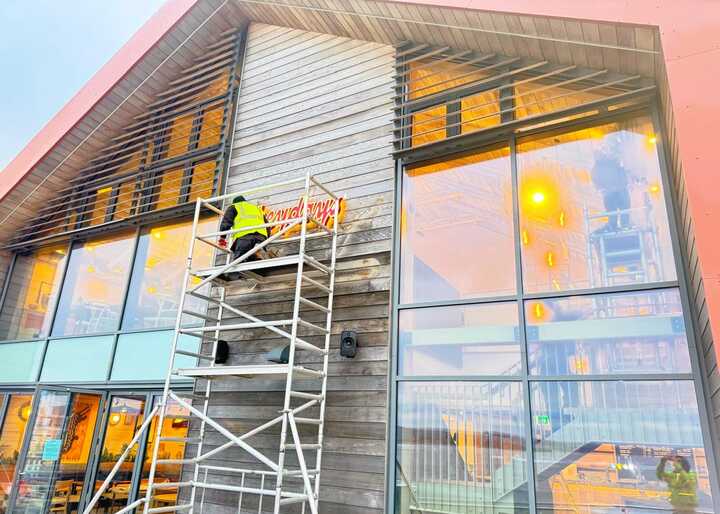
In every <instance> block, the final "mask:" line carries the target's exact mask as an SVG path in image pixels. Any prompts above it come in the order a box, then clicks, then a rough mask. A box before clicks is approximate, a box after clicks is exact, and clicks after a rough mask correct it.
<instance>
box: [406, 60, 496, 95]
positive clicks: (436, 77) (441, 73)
mask: <svg viewBox="0 0 720 514" xmlns="http://www.w3.org/2000/svg"><path fill="white" fill-rule="evenodd" d="M409 67H410V72H409V77H408V81H407V84H408V98H409V99H410V100H416V99H418V98H424V97H427V96H430V95H436V94H439V93H442V92H445V91H448V90H450V89H454V88H458V87H461V86H464V85H468V84H470V83H472V82H477V81H480V80H483V79H486V78H487V77H488V76H489V75H488V72H486V71H482V70H481V69H480V68H479V67H478V66H476V65H474V64H468V63H455V62H441V61H433V60H432V59H423V60H419V61H414V62H412V63H410V66H409Z"/></svg>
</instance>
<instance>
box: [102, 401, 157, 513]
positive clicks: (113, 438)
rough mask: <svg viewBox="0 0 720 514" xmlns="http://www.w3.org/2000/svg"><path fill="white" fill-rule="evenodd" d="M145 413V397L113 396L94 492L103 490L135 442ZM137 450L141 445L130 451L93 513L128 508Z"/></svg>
mask: <svg viewBox="0 0 720 514" xmlns="http://www.w3.org/2000/svg"><path fill="white" fill-rule="evenodd" d="M144 409H145V397H144V396H113V398H112V402H111V404H110V412H109V414H108V419H107V424H106V426H105V436H104V438H103V447H102V452H101V454H100V462H99V464H98V469H97V474H96V476H95V490H94V492H97V491H98V490H99V489H100V486H101V485H102V483H103V481H104V480H105V479H106V478H107V476H108V475H109V474H110V470H112V468H113V466H115V463H116V462H117V460H118V459H119V458H120V456H121V455H122V454H123V452H124V451H125V450H126V449H127V446H128V444H129V443H130V441H132V438H133V437H135V434H136V433H137V431H138V429H139V428H140V425H142V423H143V412H144ZM137 448H138V445H134V446H133V449H132V450H130V454H129V455H128V456H127V458H126V459H125V461H124V462H123V463H122V465H121V466H120V469H119V470H118V471H117V473H116V474H115V476H114V478H113V480H112V482H110V485H109V486H108V489H107V490H106V491H105V493H104V494H103V495H102V497H101V499H100V501H99V502H98V504H97V506H96V507H95V508H94V509H93V510H92V511H91V512H93V513H97V514H101V513H102V514H104V513H106V512H116V511H118V510H120V509H121V508H122V507H124V506H125V505H127V502H128V498H129V497H130V492H131V491H130V485H131V482H132V475H133V467H134V466H135V459H136V457H137Z"/></svg>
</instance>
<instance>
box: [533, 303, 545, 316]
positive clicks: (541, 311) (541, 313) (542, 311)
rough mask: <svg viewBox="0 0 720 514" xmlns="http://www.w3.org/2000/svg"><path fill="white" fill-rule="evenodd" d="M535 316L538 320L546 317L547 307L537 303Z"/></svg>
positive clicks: (534, 306) (534, 311)
mask: <svg viewBox="0 0 720 514" xmlns="http://www.w3.org/2000/svg"><path fill="white" fill-rule="evenodd" d="M533 315H534V316H535V318H536V319H543V317H545V307H544V306H543V304H542V303H539V302H538V303H536V304H534V305H533Z"/></svg>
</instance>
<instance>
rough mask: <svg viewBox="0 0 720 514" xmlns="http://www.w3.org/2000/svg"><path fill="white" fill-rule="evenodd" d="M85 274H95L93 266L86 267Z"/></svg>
mask: <svg viewBox="0 0 720 514" xmlns="http://www.w3.org/2000/svg"><path fill="white" fill-rule="evenodd" d="M87 272H88V273H95V266H93V265H92V264H91V265H90V266H88V267H87Z"/></svg>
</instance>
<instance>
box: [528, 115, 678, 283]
mask: <svg viewBox="0 0 720 514" xmlns="http://www.w3.org/2000/svg"><path fill="white" fill-rule="evenodd" d="M518 170H519V178H520V191H519V203H520V216H521V227H520V228H521V235H522V237H521V239H522V242H523V244H522V252H523V271H524V274H523V280H524V287H525V290H526V291H528V292H539V291H551V290H566V289H578V288H580V289H584V288H591V287H604V286H618V285H623V284H638V283H649V282H657V281H664V280H674V279H675V278H676V275H675V266H674V262H673V253H672V245H671V242H670V231H669V228H668V219H667V211H666V209H665V201H664V196H663V188H662V183H661V179H660V164H659V161H658V156H657V149H656V148H655V136H654V134H653V128H652V124H651V122H650V120H649V119H648V118H647V117H641V118H636V119H633V120H629V121H618V122H614V123H608V124H606V125H600V126H596V127H592V128H587V129H582V130H576V131H574V132H569V133H563V134H557V135H553V136H550V137H544V138H540V139H534V140H530V141H525V142H522V143H521V144H520V145H519V146H518Z"/></svg>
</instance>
